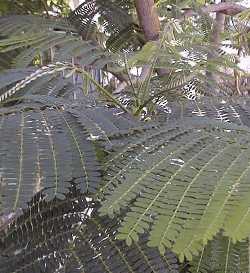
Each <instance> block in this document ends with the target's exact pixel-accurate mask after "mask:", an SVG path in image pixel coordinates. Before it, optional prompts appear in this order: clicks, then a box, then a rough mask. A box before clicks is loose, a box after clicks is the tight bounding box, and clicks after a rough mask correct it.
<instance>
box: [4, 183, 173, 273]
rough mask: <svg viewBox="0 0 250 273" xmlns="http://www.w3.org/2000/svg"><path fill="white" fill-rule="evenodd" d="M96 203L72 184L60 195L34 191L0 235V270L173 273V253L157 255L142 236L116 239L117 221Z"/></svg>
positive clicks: (6, 271)
mask: <svg viewBox="0 0 250 273" xmlns="http://www.w3.org/2000/svg"><path fill="white" fill-rule="evenodd" d="M98 206H99V205H98V204H94V203H93V202H92V201H90V200H88V201H87V199H86V196H84V195H82V194H80V192H79V191H77V190H76V188H75V187H74V183H73V184H72V186H71V187H70V188H69V193H68V194H66V195H65V199H64V200H59V199H54V200H52V201H49V202H48V201H46V200H45V196H44V194H43V193H40V194H38V195H36V196H35V197H34V198H33V199H32V201H31V202H29V204H28V208H27V209H25V210H24V212H23V214H22V215H21V216H19V217H18V218H17V219H16V220H15V221H14V222H13V223H12V224H11V225H9V227H8V229H7V230H6V231H5V232H4V233H2V234H1V241H0V249H1V251H2V253H4V254H3V255H2V256H1V258H0V272H4V273H11V272H27V273H28V272H58V271H57V270H61V269H62V268H64V269H65V271H64V272H68V273H73V272H82V271H84V272H96V273H99V272H109V273H110V272H114V273H116V272H121V273H122V272H124V273H125V272H131V273H137V272H138V273H139V272H155V273H161V272H162V273H167V272H171V273H178V263H177V259H176V257H175V255H174V254H173V253H171V252H168V253H166V255H165V256H163V257H161V256H159V255H158V251H157V250H156V249H151V248H149V247H147V245H146V239H145V236H144V237H142V238H141V241H140V243H138V244H136V245H134V246H133V247H132V248H130V247H128V246H127V245H126V244H125V243H124V242H122V241H119V240H116V239H115V235H116V225H117V223H118V222H119V220H118V219H116V220H110V219H109V218H107V217H99V216H98V215H97V212H96V208H97V207H98ZM93 209H94V211H92V210H93Z"/></svg>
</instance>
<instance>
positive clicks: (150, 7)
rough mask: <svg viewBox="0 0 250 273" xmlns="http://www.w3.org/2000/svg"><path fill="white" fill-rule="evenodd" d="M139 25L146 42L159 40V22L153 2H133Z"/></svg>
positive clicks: (144, 0)
mask: <svg viewBox="0 0 250 273" xmlns="http://www.w3.org/2000/svg"><path fill="white" fill-rule="evenodd" d="M135 6H136V11H137V15H138V19H139V24H140V26H141V28H142V30H143V32H144V35H145V38H146V40H147V41H156V40H158V39H159V32H160V21H159V17H158V14H157V10H156V8H155V6H154V0H135Z"/></svg>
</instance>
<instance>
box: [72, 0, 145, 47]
mask: <svg viewBox="0 0 250 273" xmlns="http://www.w3.org/2000/svg"><path fill="white" fill-rule="evenodd" d="M132 8H134V2H133V1H130V0H115V1H114V0H108V1H107V0H87V1H84V2H83V4H81V5H80V6H79V7H77V8H76V9H75V10H74V11H73V12H72V13H71V14H70V16H69V21H70V22H71V23H72V24H73V25H74V26H75V27H76V28H77V29H78V32H79V34H80V35H81V36H82V37H83V38H84V39H86V40H89V39H91V38H92V37H91V36H92V35H93V34H94V33H95V30H96V28H97V25H96V22H97V21H98V20H99V21H100V23H101V24H102V26H103V27H104V29H105V32H106V33H108V34H109V35H110V37H109V38H108V40H107V41H106V46H107V48H109V49H111V50H113V51H118V50H119V49H126V50H128V48H129V47H130V46H131V47H132V48H136V46H140V45H142V43H143V38H142V37H140V36H142V34H140V28H139V26H138V25H137V24H136V23H135V22H134V19H133V17H132V14H131V10H132Z"/></svg>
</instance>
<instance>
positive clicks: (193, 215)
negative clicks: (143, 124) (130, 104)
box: [100, 118, 250, 260]
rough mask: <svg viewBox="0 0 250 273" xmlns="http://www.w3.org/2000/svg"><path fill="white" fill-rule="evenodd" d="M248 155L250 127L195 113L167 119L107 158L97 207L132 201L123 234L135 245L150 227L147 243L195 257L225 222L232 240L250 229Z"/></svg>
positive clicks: (110, 209)
mask: <svg viewBox="0 0 250 273" xmlns="http://www.w3.org/2000/svg"><path fill="white" fill-rule="evenodd" d="M249 161H250V132H249V129H248V128H246V127H237V126H236V125H233V124H222V123H217V122H215V121H209V120H206V119H202V120H199V119H195V118H192V119H184V120H183V123H181V122H180V121H178V122H177V123H174V124H171V123H170V124H168V125H167V126H163V127H160V129H158V130H157V129H156V130H152V131H151V132H147V133H146V134H145V135H142V136H141V138H140V139H137V141H134V142H131V143H130V144H129V145H128V146H127V147H125V148H123V149H121V150H120V151H119V152H118V153H117V154H116V155H115V156H114V157H113V158H112V159H111V160H110V161H109V162H108V164H107V168H106V178H105V180H106V184H104V186H103V187H102V188H101V190H102V191H103V193H104V198H105V199H104V201H103V203H102V207H101V209H100V212H101V214H103V215H104V214H109V215H114V214H117V213H119V211H120V209H121V208H124V207H126V206H129V207H130V211H129V212H128V213H127V214H126V216H125V217H124V219H123V221H122V223H121V226H120V228H119V235H118V237H119V238H120V239H125V240H126V241H127V243H128V244H129V245H131V244H132V242H133V241H135V242H137V241H138V239H139V235H140V234H143V233H146V232H150V236H149V245H150V246H152V247H158V248H159V250H160V252H161V253H164V252H165V249H166V248H171V249H173V250H174V252H175V253H177V254H178V255H179V257H180V258H181V260H183V259H184V257H187V258H188V259H191V258H192V256H193V255H197V254H198V252H199V251H201V250H202V247H203V245H204V244H206V243H207V241H208V240H211V239H212V238H213V236H214V235H215V234H216V233H217V232H218V231H219V230H221V229H223V230H224V232H225V233H226V234H227V235H228V236H229V237H230V238H232V240H234V241H237V240H241V239H243V238H245V237H246V236H248V235H249V232H250V229H249V227H248V225H247V222H248V221H249V215H248V211H249V210H248V207H249V198H248V197H249V191H250V187H249V183H248V181H249V176H250V169H249ZM234 223H235V224H234ZM237 223H238V224H237Z"/></svg>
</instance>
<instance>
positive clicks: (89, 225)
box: [65, 212, 179, 273]
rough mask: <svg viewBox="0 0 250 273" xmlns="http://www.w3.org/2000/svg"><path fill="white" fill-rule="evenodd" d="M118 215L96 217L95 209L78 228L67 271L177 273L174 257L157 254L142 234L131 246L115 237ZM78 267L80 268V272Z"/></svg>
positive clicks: (177, 267)
mask: <svg viewBox="0 0 250 273" xmlns="http://www.w3.org/2000/svg"><path fill="white" fill-rule="evenodd" d="M118 223H119V218H116V219H109V218H108V217H98V216H97V214H96V213H95V212H93V215H92V217H91V218H90V219H88V220H87V222H86V226H85V227H83V228H82V229H81V230H79V232H78V235H77V239H76V241H75V248H72V249H71V251H70V253H71V259H70V261H69V262H68V263H67V265H68V266H66V270H65V272H66V273H77V272H89V273H106V272H107V273H127V272H130V273H139V272H143V273H151V272H155V273H168V272H169V273H178V272H179V266H178V261H177V258H176V256H175V255H174V254H173V253H172V252H170V251H167V252H166V253H165V255H163V256H160V255H159V253H158V251H157V249H152V248H149V247H148V246H147V238H146V237H145V236H142V237H141V238H140V241H139V242H138V243H136V244H134V245H133V246H132V247H128V246H127V245H126V243H125V242H123V241H120V240H117V239H116V234H117V231H116V228H117V224H118ZM79 269H80V271H79Z"/></svg>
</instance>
